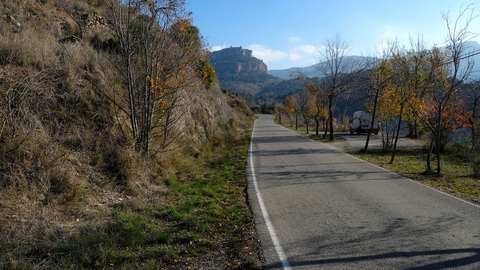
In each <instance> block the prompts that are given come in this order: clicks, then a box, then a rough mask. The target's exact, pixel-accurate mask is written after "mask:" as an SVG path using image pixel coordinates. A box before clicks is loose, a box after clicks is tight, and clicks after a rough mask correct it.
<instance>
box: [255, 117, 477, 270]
mask: <svg viewBox="0 0 480 270" xmlns="http://www.w3.org/2000/svg"><path fill="white" fill-rule="evenodd" d="M250 149H251V151H250V157H249V164H248V168H247V173H248V178H249V188H248V193H249V199H250V204H251V207H252V211H253V212H254V215H255V221H256V224H257V229H258V233H259V237H260V240H261V242H262V248H263V251H264V257H265V262H264V263H265V264H264V266H265V268H264V269H452V268H455V269H480V208H479V207H478V206H477V205H474V204H471V203H468V202H466V201H463V200H460V199H457V198H455V197H452V196H450V195H447V194H444V193H441V192H438V191H436V190H434V189H431V188H429V187H426V186H423V185H421V184H418V183H416V182H414V181H411V180H409V179H407V178H404V177H402V176H399V175H397V174H394V173H391V172H388V171H386V170H384V169H382V168H379V167H377V166H374V165H371V164H369V163H366V162H364V161H362V160H359V159H357V158H355V157H353V156H350V155H348V154H345V153H344V152H343V151H341V150H338V149H336V148H334V147H333V146H331V145H329V144H325V143H319V142H314V141H312V140H310V139H308V138H306V137H304V136H301V135H298V134H296V133H295V132H293V131H290V130H288V129H285V128H283V127H280V126H278V125H276V124H274V123H273V122H272V116H268V115H261V116H260V118H259V119H258V120H257V121H256V123H255V128H254V133H253V135H252V141H251V146H250Z"/></svg>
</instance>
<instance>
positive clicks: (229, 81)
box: [210, 47, 283, 95]
mask: <svg viewBox="0 0 480 270" xmlns="http://www.w3.org/2000/svg"><path fill="white" fill-rule="evenodd" d="M210 62H211V63H212V65H213V67H214V69H215V71H216V72H217V76H218V81H219V82H220V85H221V86H222V87H223V88H225V89H228V90H230V91H232V92H235V93H239V94H250V95H256V94H258V93H259V92H261V91H262V89H263V87H266V86H269V85H274V84H277V83H279V82H281V81H283V79H281V78H278V77H275V76H272V75H270V74H268V67H267V65H266V64H265V63H264V62H263V61H262V60H260V59H258V58H255V57H253V56H252V51H251V50H248V49H243V48H242V47H230V48H226V49H223V50H220V51H215V52H213V53H212V55H211V56H210Z"/></svg>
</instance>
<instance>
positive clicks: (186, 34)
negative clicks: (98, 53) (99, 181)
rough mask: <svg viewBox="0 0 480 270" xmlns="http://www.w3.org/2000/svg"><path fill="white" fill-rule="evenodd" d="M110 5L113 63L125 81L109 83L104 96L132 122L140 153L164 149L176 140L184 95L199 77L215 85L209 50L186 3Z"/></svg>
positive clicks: (163, 0) (137, 0)
mask: <svg viewBox="0 0 480 270" xmlns="http://www.w3.org/2000/svg"><path fill="white" fill-rule="evenodd" d="M108 4H109V5H110V6H109V11H110V12H109V17H108V19H109V21H111V25H112V27H113V30H114V32H115V36H116V40H117V45H118V46H117V47H118V48H116V53H114V54H111V61H116V62H117V66H118V70H117V73H118V74H119V75H120V76H119V77H120V78H121V81H120V82H118V81H116V82H113V81H111V80H110V81H109V82H108V83H106V84H105V85H109V86H110V88H108V89H102V91H103V93H104V94H105V95H106V96H108V97H109V98H110V100H112V102H114V104H115V105H116V106H117V108H119V110H120V111H122V112H123V113H124V114H125V115H126V116H127V118H128V119H129V121H130V124H129V126H128V128H129V130H130V131H131V134H132V137H133V140H134V145H135V150H136V151H138V152H141V153H143V154H147V153H149V152H150V150H151V148H152V146H154V148H155V149H154V150H155V151H157V150H162V149H164V148H166V147H167V146H168V145H169V144H170V143H171V142H172V141H173V140H174V139H175V138H176V137H178V134H177V133H178V132H179V131H174V129H172V127H173V125H174V124H175V122H176V121H177V119H179V113H181V111H180V110H175V109H176V108H178V107H179V106H181V105H182V104H181V102H182V100H181V95H180V92H181V91H184V90H185V89H186V87H187V86H189V85H192V84H193V83H194V82H195V78H198V77H200V78H201V79H202V80H203V81H204V82H205V83H206V84H209V83H211V82H209V81H208V79H209V78H208V77H209V75H211V74H209V72H210V73H212V72H211V70H209V69H208V67H207V68H205V65H204V63H203V62H202V60H204V59H206V50H203V49H202V44H201V40H200V37H199V36H198V29H196V28H195V27H193V26H192V25H191V23H190V19H189V14H187V13H186V12H185V7H184V6H185V2H184V1H182V0H173V1H172V0H127V1H121V0H109V2H108ZM106 80H108V78H106ZM119 85H121V86H123V87H124V88H125V89H119V88H120V87H119ZM152 142H155V145H153V144H152Z"/></svg>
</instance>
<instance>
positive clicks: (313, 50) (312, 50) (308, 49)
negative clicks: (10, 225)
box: [292, 45, 318, 54]
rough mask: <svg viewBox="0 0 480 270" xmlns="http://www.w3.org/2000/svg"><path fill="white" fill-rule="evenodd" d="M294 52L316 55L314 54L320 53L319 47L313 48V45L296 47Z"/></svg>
mask: <svg viewBox="0 0 480 270" xmlns="http://www.w3.org/2000/svg"><path fill="white" fill-rule="evenodd" d="M292 52H302V53H309V54H314V53H316V52H318V47H316V46H313V45H299V46H295V47H294V48H293V49H292Z"/></svg>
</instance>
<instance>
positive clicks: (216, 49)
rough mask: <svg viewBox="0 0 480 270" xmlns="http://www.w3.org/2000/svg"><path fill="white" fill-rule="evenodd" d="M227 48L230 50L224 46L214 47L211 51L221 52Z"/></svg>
mask: <svg viewBox="0 0 480 270" xmlns="http://www.w3.org/2000/svg"><path fill="white" fill-rule="evenodd" d="M225 48H228V46H227V45H225V44H224V45H222V46H213V47H212V49H211V51H212V52H215V51H220V50H221V49H225Z"/></svg>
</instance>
